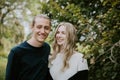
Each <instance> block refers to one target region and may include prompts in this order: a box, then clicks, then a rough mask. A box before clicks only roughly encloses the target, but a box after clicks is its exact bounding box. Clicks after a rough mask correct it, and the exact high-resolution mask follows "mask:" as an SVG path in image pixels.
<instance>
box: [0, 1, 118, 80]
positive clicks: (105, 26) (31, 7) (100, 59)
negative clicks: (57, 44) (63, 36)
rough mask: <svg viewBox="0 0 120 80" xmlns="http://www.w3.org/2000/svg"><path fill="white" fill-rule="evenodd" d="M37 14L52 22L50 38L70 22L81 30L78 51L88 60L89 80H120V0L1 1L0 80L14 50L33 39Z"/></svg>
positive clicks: (49, 40)
mask: <svg viewBox="0 0 120 80" xmlns="http://www.w3.org/2000/svg"><path fill="white" fill-rule="evenodd" d="M37 14H46V15H48V16H49V17H50V18H51V19H52V31H51V33H50V35H49V37H48V38H47V40H46V41H47V42H48V43H49V44H51V43H52V40H53V33H54V29H55V27H56V26H57V24H58V23H59V22H61V21H68V22H71V23H72V24H74V25H75V27H76V29H77V36H78V39H79V40H78V42H77V44H76V45H77V48H76V50H78V51H79V52H81V53H83V54H84V55H85V57H86V59H87V60H88V65H89V80H120V0H0V80H4V78H5V68H6V63H7V56H8V54H9V51H10V49H11V48H12V47H13V46H15V45H17V44H19V43H21V42H23V41H25V40H27V39H28V38H29V37H30V29H29V27H30V23H31V20H32V19H33V17H34V16H35V15H37Z"/></svg>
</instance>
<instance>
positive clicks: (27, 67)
mask: <svg viewBox="0 0 120 80" xmlns="http://www.w3.org/2000/svg"><path fill="white" fill-rule="evenodd" d="M31 29H32V35H31V38H30V39H29V40H28V41H25V42H23V43H21V44H20V45H18V46H16V47H14V48H12V49H11V51H10V53H9V56H8V63H7V67H6V80H48V79H47V72H48V56H49V54H50V46H49V45H48V44H47V43H46V42H44V41H45V39H46V38H47V36H48V35H49V33H50V31H51V20H50V19H49V18H48V17H47V16H45V15H37V16H35V18H34V19H33V22H32V26H31Z"/></svg>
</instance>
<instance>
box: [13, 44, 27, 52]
mask: <svg viewBox="0 0 120 80" xmlns="http://www.w3.org/2000/svg"><path fill="white" fill-rule="evenodd" d="M24 44H25V42H21V43H20V44H18V45H16V46H14V47H13V48H12V49H11V51H15V52H16V51H20V50H22V49H23V48H24V47H25V46H24Z"/></svg>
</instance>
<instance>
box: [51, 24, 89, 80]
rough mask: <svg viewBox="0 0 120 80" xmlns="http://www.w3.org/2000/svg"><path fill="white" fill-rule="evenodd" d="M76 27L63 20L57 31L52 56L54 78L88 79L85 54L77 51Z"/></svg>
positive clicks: (68, 79)
mask: <svg viewBox="0 0 120 80" xmlns="http://www.w3.org/2000/svg"><path fill="white" fill-rule="evenodd" d="M76 40H77V37H76V29H75V27H74V26H73V25H72V24H71V23H68V22H61V23H60V24H59V25H58V27H57V29H56V32H55V37H54V43H53V53H52V55H51V57H50V65H49V67H50V74H51V76H52V78H53V80H87V79H88V65H87V60H86V59H84V57H83V54H81V53H79V52H77V51H75V42H76Z"/></svg>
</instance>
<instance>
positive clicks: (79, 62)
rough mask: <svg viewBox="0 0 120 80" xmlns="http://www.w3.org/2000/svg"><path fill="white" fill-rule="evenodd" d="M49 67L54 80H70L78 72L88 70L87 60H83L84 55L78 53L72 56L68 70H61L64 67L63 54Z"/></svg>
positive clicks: (58, 55)
mask: <svg viewBox="0 0 120 80" xmlns="http://www.w3.org/2000/svg"><path fill="white" fill-rule="evenodd" d="M49 67H50V74H51V76H52V78H53V80H68V79H69V78H70V77H72V76H73V75H74V74H76V73H77V72H78V71H82V70H88V64H87V60H86V59H84V58H83V54H81V53H78V52H75V54H73V55H72V56H71V58H70V60H69V68H68V69H65V70H64V71H62V70H61V69H62V67H63V54H61V53H59V54H57V56H56V58H55V59H54V60H53V61H52V65H50V66H49Z"/></svg>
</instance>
